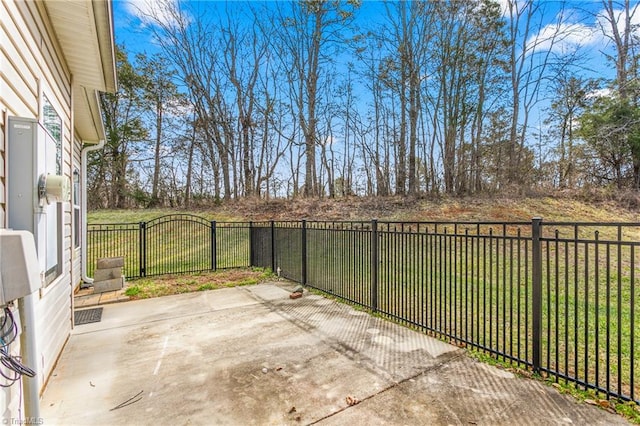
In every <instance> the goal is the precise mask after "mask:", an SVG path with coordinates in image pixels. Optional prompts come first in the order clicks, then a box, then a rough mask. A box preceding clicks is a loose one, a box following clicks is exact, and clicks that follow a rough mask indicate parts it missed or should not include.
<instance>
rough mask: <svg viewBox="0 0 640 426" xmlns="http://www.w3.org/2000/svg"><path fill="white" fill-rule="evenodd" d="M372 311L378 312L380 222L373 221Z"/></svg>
mask: <svg viewBox="0 0 640 426" xmlns="http://www.w3.org/2000/svg"><path fill="white" fill-rule="evenodd" d="M370 308H371V310H372V311H373V312H377V311H378V221H377V220H376V219H374V220H372V221H371V306H370Z"/></svg>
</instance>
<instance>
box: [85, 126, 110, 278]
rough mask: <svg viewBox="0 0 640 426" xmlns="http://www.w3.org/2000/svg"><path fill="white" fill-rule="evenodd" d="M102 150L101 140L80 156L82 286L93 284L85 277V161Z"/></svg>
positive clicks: (102, 143)
mask: <svg viewBox="0 0 640 426" xmlns="http://www.w3.org/2000/svg"><path fill="white" fill-rule="evenodd" d="M102 148H104V139H101V140H100V142H98V144H97V145H91V146H87V147H83V148H82V152H81V155H80V168H81V171H80V176H81V179H80V188H81V189H80V191H81V192H82V195H81V203H80V217H81V219H80V222H81V227H82V231H81V232H82V244H81V248H80V249H81V256H82V264H81V268H82V282H83V284H93V278H90V277H88V276H87V161H88V159H87V158H88V154H89V153H90V152H93V151H98V150H101V149H102Z"/></svg>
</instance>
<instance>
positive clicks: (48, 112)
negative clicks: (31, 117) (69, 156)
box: [42, 96, 62, 175]
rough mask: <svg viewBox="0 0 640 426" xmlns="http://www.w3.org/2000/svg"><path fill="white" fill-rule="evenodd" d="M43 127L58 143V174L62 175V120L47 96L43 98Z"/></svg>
mask: <svg viewBox="0 0 640 426" xmlns="http://www.w3.org/2000/svg"><path fill="white" fill-rule="evenodd" d="M42 125H43V126H44V128H45V129H47V132H49V134H50V135H51V137H52V138H53V140H54V141H56V173H55V174H57V175H61V174H62V119H61V118H60V116H59V115H58V113H57V112H56V110H55V108H54V107H53V105H51V102H49V99H48V98H47V97H46V96H43V97H42Z"/></svg>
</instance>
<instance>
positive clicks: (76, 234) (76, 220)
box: [72, 167, 80, 248]
mask: <svg viewBox="0 0 640 426" xmlns="http://www.w3.org/2000/svg"><path fill="white" fill-rule="evenodd" d="M72 197H73V199H72V202H73V248H78V247H80V171H79V170H78V168H77V167H74V168H73V194H72Z"/></svg>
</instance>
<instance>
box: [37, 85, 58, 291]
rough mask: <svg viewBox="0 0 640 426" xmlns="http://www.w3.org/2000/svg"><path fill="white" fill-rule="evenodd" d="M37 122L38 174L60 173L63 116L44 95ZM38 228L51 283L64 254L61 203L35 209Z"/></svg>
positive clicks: (56, 274)
mask: <svg viewBox="0 0 640 426" xmlns="http://www.w3.org/2000/svg"><path fill="white" fill-rule="evenodd" d="M40 123H41V125H42V128H43V129H44V132H43V135H42V137H40V138H38V144H39V149H38V152H39V153H38V156H42V160H44V167H45V169H44V170H38V173H46V174H52V175H62V174H63V171H62V151H63V149H62V141H63V134H62V131H63V127H62V118H61V116H60V115H59V114H58V111H57V110H56V108H55V107H54V106H53V104H52V102H51V101H50V100H49V98H47V96H46V95H44V94H43V95H42V110H41V116H40ZM38 215H39V218H37V219H36V220H37V221H39V223H40V224H39V225H38V227H39V228H38V229H39V232H42V233H43V234H42V237H44V238H42V237H41V238H42V240H41V241H44V250H43V253H45V284H46V285H49V284H51V283H52V282H53V281H54V280H55V279H56V278H57V277H59V276H60V275H61V274H62V269H63V268H62V265H63V263H62V254H63V249H62V248H63V232H62V231H63V226H62V218H63V216H64V215H63V207H62V204H61V203H52V204H48V205H45V206H43V208H42V210H41V211H40V212H38Z"/></svg>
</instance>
